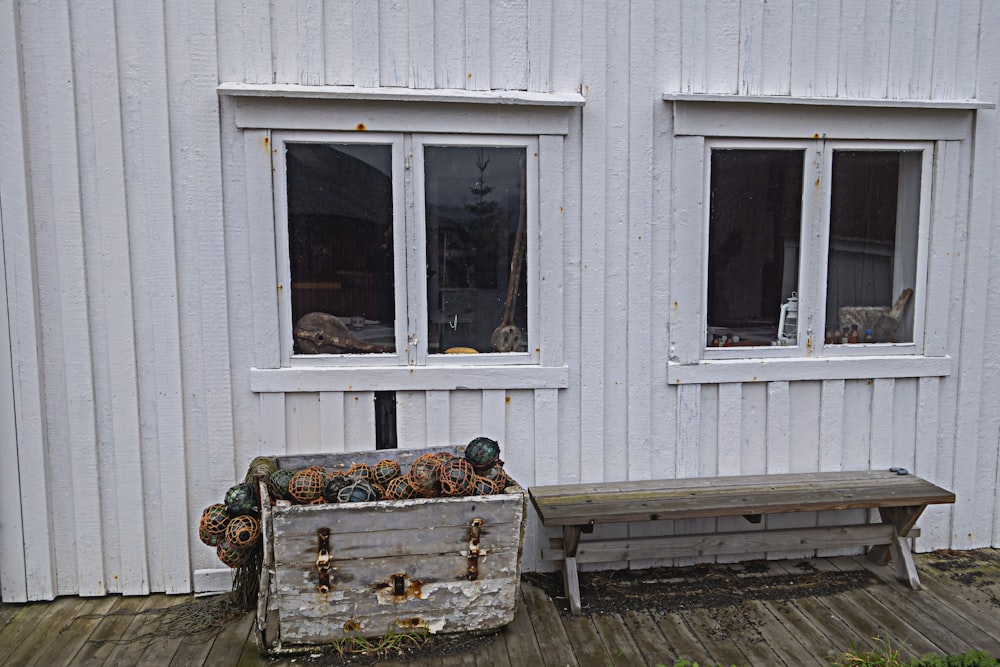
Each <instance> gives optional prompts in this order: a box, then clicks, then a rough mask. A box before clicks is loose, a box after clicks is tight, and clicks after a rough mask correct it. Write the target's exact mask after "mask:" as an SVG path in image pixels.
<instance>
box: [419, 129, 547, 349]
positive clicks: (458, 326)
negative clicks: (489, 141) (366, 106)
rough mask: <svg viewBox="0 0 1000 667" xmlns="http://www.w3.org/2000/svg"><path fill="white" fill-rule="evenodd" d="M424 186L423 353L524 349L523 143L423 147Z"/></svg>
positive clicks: (524, 238) (525, 321) (525, 324)
mask: <svg viewBox="0 0 1000 667" xmlns="http://www.w3.org/2000/svg"><path fill="white" fill-rule="evenodd" d="M424 187H425V202H426V210H425V216H426V225H427V227H426V238H427V248H426V251H427V307H428V338H429V340H428V351H429V352H431V353H432V354H434V353H444V352H448V351H452V352H454V351H473V350H474V351H476V352H522V351H525V350H527V343H528V340H527V338H528V336H527V332H528V322H527V297H526V294H527V276H526V270H525V261H524V260H525V254H526V242H527V239H526V234H525V225H526V213H527V205H526V193H525V187H526V178H525V149H524V148H523V147H496V146H489V147H488V146H425V147H424ZM512 267H513V270H512Z"/></svg>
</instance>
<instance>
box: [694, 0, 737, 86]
mask: <svg viewBox="0 0 1000 667" xmlns="http://www.w3.org/2000/svg"><path fill="white" fill-rule="evenodd" d="M680 4H681V10H680V20H681V31H680V55H681V59H680V60H681V79H680V85H681V91H682V92H685V93H700V92H702V91H704V90H706V89H707V86H708V82H707V81H706V80H705V79H706V75H707V72H706V70H707V67H706V55H707V53H706V51H707V49H708V48H709V47H708V44H707V42H708V40H707V39H705V38H704V36H705V35H706V26H705V20H706V13H705V9H704V4H703V3H702V2H701V1H700V0H682V2H681V3H680ZM736 25H737V30H738V29H739V28H738V25H739V22H738V20H737V21H736ZM715 69H717V68H715Z"/></svg>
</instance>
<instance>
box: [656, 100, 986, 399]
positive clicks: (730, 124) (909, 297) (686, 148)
mask: <svg viewBox="0 0 1000 667" xmlns="http://www.w3.org/2000/svg"><path fill="white" fill-rule="evenodd" d="M663 97H664V99H665V100H667V101H668V102H669V103H670V104H671V108H672V111H673V113H672V130H673V132H672V135H673V136H672V145H671V153H670V156H671V181H672V182H671V188H670V208H669V211H670V216H671V217H670V220H669V225H668V226H667V227H665V231H667V233H668V234H669V237H670V243H671V249H672V250H671V266H670V267H669V274H668V275H669V289H670V298H671V300H670V307H669V311H668V321H667V324H668V343H669V349H668V355H669V361H668V364H667V380H668V382H670V383H671V384H675V385H683V384H701V383H725V382H766V381H792V380H833V379H853V378H866V379H872V378H898V377H932V376H944V375H948V374H950V373H951V359H950V358H949V357H948V354H947V350H948V349H949V348H948V339H947V335H946V332H947V326H946V324H947V322H948V318H949V308H950V305H949V304H950V295H952V294H954V293H955V292H956V290H961V289H962V283H961V280H960V275H961V273H960V271H958V270H957V269H956V267H955V257H956V253H957V252H958V250H959V249H958V247H956V245H955V244H956V243H959V242H960V239H961V238H962V237H961V234H962V230H964V229H965V227H966V225H967V224H968V223H967V221H968V215H969V212H968V208H967V207H968V198H967V189H968V183H969V179H970V164H971V146H972V135H973V128H974V122H973V121H974V119H975V109H976V108H977V104H978V103H976V102H951V101H935V100H860V101H854V100H847V99H816V98H790V97H780V96H773V97H772V96H759V97H749V96H735V95H697V94H686V93H665V94H664V96H663ZM897 306H898V309H897V310H894V307H897ZM845 329H846V335H845ZM869 329H870V330H871V333H870V334H868V330H869ZM866 334H867V336H868V340H867V341H866ZM855 336H856V338H855ZM855 340H857V342H853V341H855Z"/></svg>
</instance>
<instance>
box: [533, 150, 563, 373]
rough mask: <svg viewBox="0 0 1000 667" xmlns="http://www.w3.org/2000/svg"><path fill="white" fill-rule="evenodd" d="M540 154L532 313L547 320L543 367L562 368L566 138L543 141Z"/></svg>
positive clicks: (541, 344)
mask: <svg viewBox="0 0 1000 667" xmlns="http://www.w3.org/2000/svg"><path fill="white" fill-rule="evenodd" d="M538 153H539V157H538V174H539V176H538V191H539V202H538V218H539V225H538V229H539V234H538V244H537V246H536V247H537V253H538V256H539V257H541V258H544V261H541V262H539V263H538V265H539V266H540V268H541V274H540V275H539V279H538V300H539V304H538V308H537V309H532V311H531V312H533V313H538V314H539V316H540V317H542V318H545V327H544V328H542V329H541V333H540V336H539V341H538V343H539V348H540V349H539V352H538V354H539V362H540V363H541V364H542V365H543V366H559V365H562V364H563V363H564V361H565V360H564V351H563V346H564V341H565V339H566V333H565V322H566V320H565V319H564V316H563V301H564V295H565V291H564V288H563V275H564V271H565V268H564V267H565V263H564V259H563V257H564V256H563V243H564V237H563V231H564V229H565V227H566V216H565V210H564V207H563V202H564V195H563V187H564V183H565V182H564V179H563V172H562V165H563V164H564V155H563V138H562V137H561V136H551V135H546V136H542V137H540V138H539V140H538ZM535 330H536V331H537V330H538V327H536V328H535Z"/></svg>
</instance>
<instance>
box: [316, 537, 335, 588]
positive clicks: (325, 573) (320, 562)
mask: <svg viewBox="0 0 1000 667" xmlns="http://www.w3.org/2000/svg"><path fill="white" fill-rule="evenodd" d="M316 536H317V537H318V538H319V546H318V547H317V549H316V571H317V572H318V573H319V584H317V586H316V589H317V590H318V591H319V592H320V593H329V592H330V570H331V569H332V568H331V567H330V560H331V558H330V529H329V528H320V529H319V530H318V531H316Z"/></svg>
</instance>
